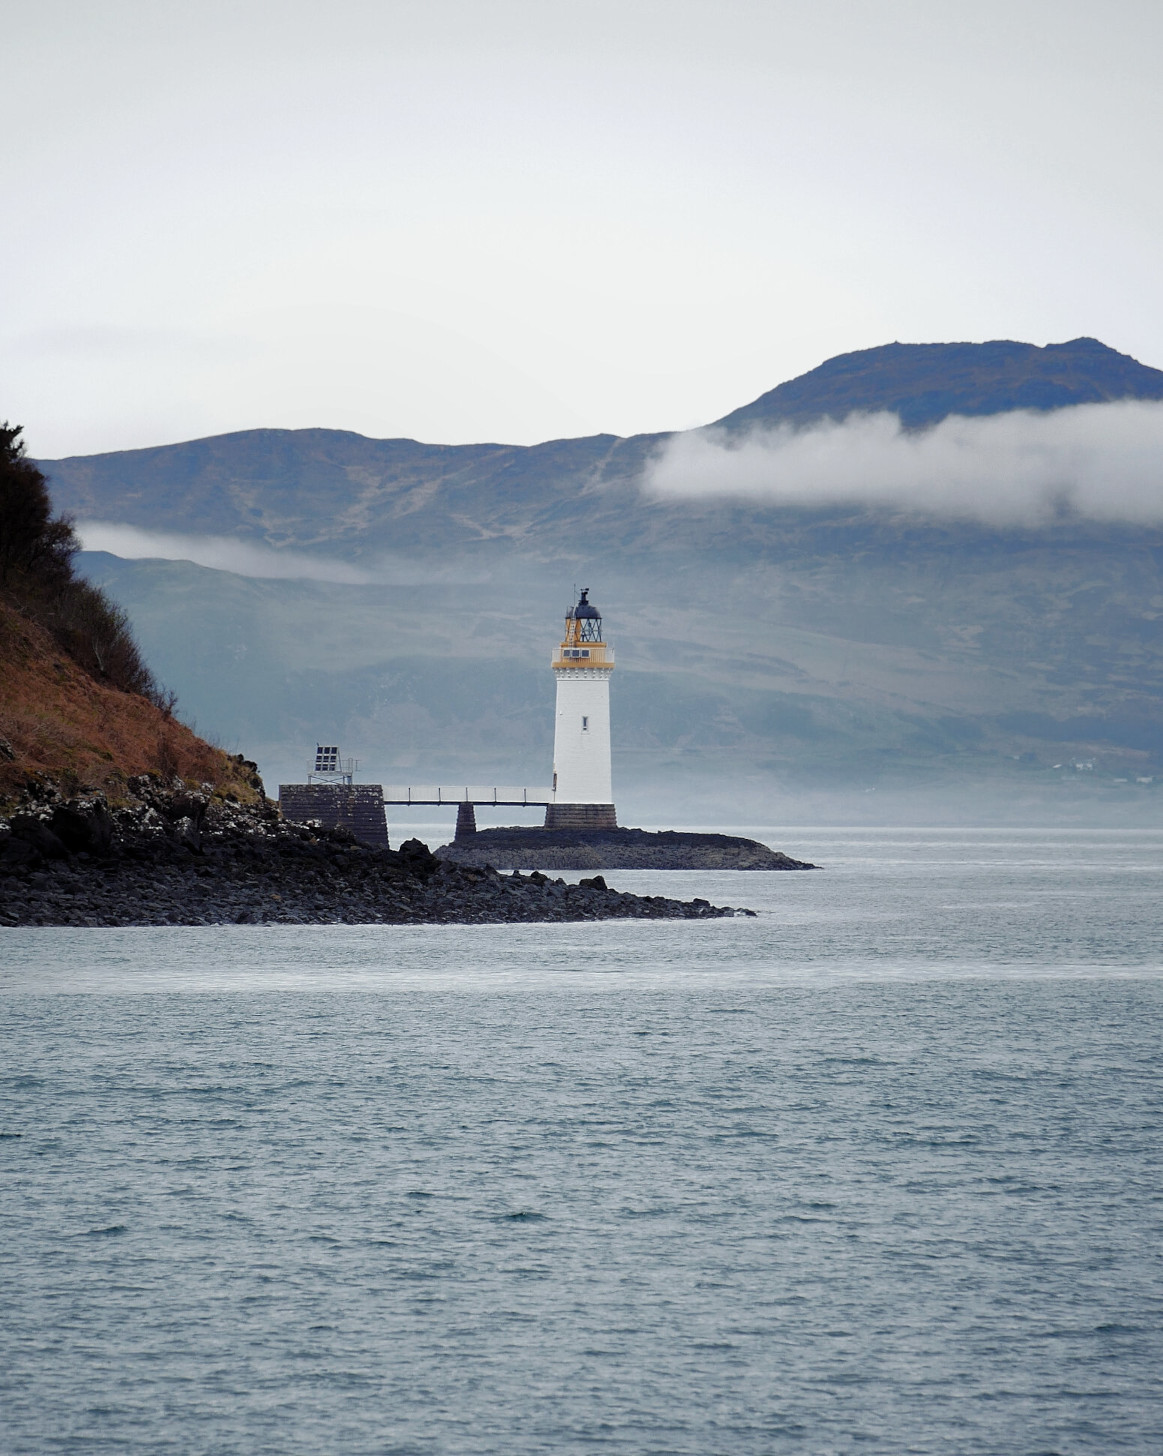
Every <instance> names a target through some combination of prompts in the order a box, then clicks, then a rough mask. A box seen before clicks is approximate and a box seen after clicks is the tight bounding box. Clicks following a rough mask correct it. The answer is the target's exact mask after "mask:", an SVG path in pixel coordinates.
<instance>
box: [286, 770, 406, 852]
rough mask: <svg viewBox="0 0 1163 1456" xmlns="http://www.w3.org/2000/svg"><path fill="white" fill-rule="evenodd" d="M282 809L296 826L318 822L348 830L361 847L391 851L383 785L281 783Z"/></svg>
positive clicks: (333, 827) (328, 827) (327, 827)
mask: <svg viewBox="0 0 1163 1456" xmlns="http://www.w3.org/2000/svg"><path fill="white" fill-rule="evenodd" d="M279 808H280V809H281V810H282V811H283V818H284V819H289V820H290V821H291V823H292V824H306V823H307V821H308V820H309V819H314V820H315V821H316V822H317V823H319V824H322V825H323V827H324V829H347V830H349V831H350V832H351V833H352V834H353V835H354V836H355V838H356V839H358V840H359V842H360V843H361V844H368V845H371V846H372V847H373V848H375V849H387V848H388V847H389V846H388V821H387V818H386V816H385V814H384V790H383V785H382V784H280V785H279Z"/></svg>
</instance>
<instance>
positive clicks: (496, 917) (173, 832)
mask: <svg viewBox="0 0 1163 1456" xmlns="http://www.w3.org/2000/svg"><path fill="white" fill-rule="evenodd" d="M209 790H210V785H208V784H207V785H206V786H205V787H204V788H203V789H191V788H189V787H188V786H186V785H183V784H181V783H180V782H179V783H178V784H175V785H173V786H172V787H166V786H165V785H164V784H163V783H162V782H161V780H160V779H159V778H158V777H157V776H156V775H152V774H151V775H142V776H140V777H138V778H135V779H132V780H131V781H130V782H129V783H128V785H127V786H126V792H125V794H124V795H123V797H122V798H121V800H120V802H118V803H116V804H112V805H111V804H110V802H109V801H108V800H107V799H106V798H105V796H104V795H103V794H100V793H96V794H89V795H86V796H84V797H76V798H72V799H65V798H64V797H63V796H61V795H60V794H59V793H56V792H54V791H53V790H52V789H51V788H49V787H47V786H45V785H43V784H42V785H41V787H40V791H39V796H38V797H37V798H36V799H35V800H31V801H28V800H26V802H25V803H24V804H23V805H22V806H21V807H20V808H19V809H18V810H17V812H14V813H12V814H11V815H10V816H9V817H7V818H4V819H0V926H10V927H11V926H26V925H76V926H115V925H230V924H244V925H259V924H264V925H265V924H275V925H333V924H346V925H367V924H384V925H392V924H405V925H408V924H430V925H448V924H456V925H473V924H490V923H494V924H495V923H520V922H527V921H576V920H609V919H644V920H705V919H714V918H719V917H723V916H731V915H750V914H752V913H753V912H751V911H747V910H732V909H728V908H726V907H722V906H715V905H711V904H709V903H708V902H707V901H706V900H701V899H696V900H690V901H680V900H672V899H667V898H665V897H663V896H660V895H631V894H624V893H622V892H620V891H617V890H613V889H609V888H607V886H606V884H605V882H604V881H603V880H602V878H601V876H594V877H593V878H592V879H590V880H582V881H581V882H580V883H579V884H576V885H567V884H565V883H563V882H562V881H561V880H553V879H550V878H549V877H548V876H547V875H544V874H541V873H533V874H530V875H523V874H521V873H519V872H517V873H513V874H508V875H502V874H499V873H498V872H497V871H496V870H495V869H493V868H491V867H487V866H476V865H468V864H457V863H454V862H452V861H450V860H448V859H439V858H437V857H436V856H435V855H433V854H431V853H430V852H429V850H428V847H427V846H426V845H424V844H421V843H420V842H419V841H418V840H415V839H411V840H407V841H405V843H404V844H403V845H402V846H401V847H400V849H399V850H386V849H377V848H374V847H370V846H367V845H363V844H360V843H358V842H357V841H356V840H355V839H354V837H353V836H352V835H351V833H350V832H349V831H346V830H326V829H321V828H319V827H318V826H311V825H298V824H290V823H288V822H287V821H286V820H285V819H283V818H282V816H281V815H280V814H279V811H278V809H277V807H276V806H275V805H274V804H272V803H270V802H269V801H268V800H266V799H265V798H258V799H257V801H255V802H252V803H249V804H244V803H241V802H239V801H238V800H237V799H236V798H234V797H233V796H231V797H224V796H221V795H216V794H213V793H211V792H210V791H209Z"/></svg>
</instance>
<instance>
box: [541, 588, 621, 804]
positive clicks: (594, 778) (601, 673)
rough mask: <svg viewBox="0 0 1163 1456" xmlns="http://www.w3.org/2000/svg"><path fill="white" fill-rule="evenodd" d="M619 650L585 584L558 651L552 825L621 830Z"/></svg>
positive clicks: (555, 655)
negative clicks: (616, 702) (616, 770)
mask: <svg viewBox="0 0 1163 1456" xmlns="http://www.w3.org/2000/svg"><path fill="white" fill-rule="evenodd" d="M613 671H614V650H613V648H612V647H608V646H607V645H606V643H605V642H603V641H602V617H601V613H600V612H599V611H598V609H597V608H596V607H595V606H594V605H593V604H592V603H591V602H590V599H589V588H588V587H584V588H583V589H582V593H581V598H580V600H579V601H578V604H577V606H576V607H571V608H570V610H569V611H568V612H567V613H566V616H565V637H564V639H563V640H562V642H561V643H560V644H559V646H558V648H557V651H556V652H555V653H554V656H553V675H554V677H555V678H556V679H557V721H556V724H555V727H554V733H553V802H552V803H551V804H550V805H549V807H548V808H547V809H546V811H545V827H546V829H580V830H586V829H616V828H617V826H618V819H617V815H616V814H615V812H614V788H613V777H612V774H611V770H610V674H611V673H612V672H613Z"/></svg>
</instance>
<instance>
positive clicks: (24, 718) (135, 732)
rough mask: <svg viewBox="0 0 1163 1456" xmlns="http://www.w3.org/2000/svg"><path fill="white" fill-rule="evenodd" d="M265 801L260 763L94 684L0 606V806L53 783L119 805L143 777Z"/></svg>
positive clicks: (42, 635) (148, 705)
mask: <svg viewBox="0 0 1163 1456" xmlns="http://www.w3.org/2000/svg"><path fill="white" fill-rule="evenodd" d="M145 773H156V774H159V775H160V776H161V777H162V778H163V779H164V780H166V782H167V783H169V782H170V781H171V780H172V779H174V778H175V777H180V778H181V779H183V780H185V781H187V783H189V784H191V785H193V784H203V783H209V784H211V785H213V787H214V789H215V791H216V792H219V793H223V794H225V793H233V794H234V795H235V796H236V797H237V798H238V799H239V800H241V801H242V802H244V803H246V802H250V801H252V800H254V799H257V798H258V797H259V791H258V788H257V785H258V782H259V781H258V779H257V775H256V774H255V772H254V767H253V765H249V764H247V763H245V761H243V760H242V759H241V758H232V757H231V756H230V755H229V754H227V753H224V752H223V751H222V750H221V749H220V748H215V747H213V745H212V744H209V743H207V742H205V740H204V739H201V738H199V737H198V736H197V735H196V734H195V733H193V732H191V730H190V729H189V728H187V727H186V726H185V725H184V724H183V723H179V722H178V721H177V720H176V719H175V718H173V717H170V716H169V715H167V714H166V713H165V712H163V711H162V709H161V708H159V707H157V706H156V705H155V704H154V703H152V702H150V701H149V699H148V698H145V697H142V696H140V695H139V694H137V693H127V692H121V691H119V690H118V689H117V688H112V687H107V686H105V685H104V684H102V683H99V682H97V681H96V680H95V679H94V678H92V677H90V676H89V674H88V673H87V672H85V671H84V669H83V668H81V667H79V666H78V665H77V664H76V663H75V662H74V661H73V660H72V658H70V657H69V656H68V655H67V654H66V653H65V652H63V651H62V649H61V648H60V646H58V644H57V643H56V642H55V641H54V640H53V638H52V637H51V636H50V635H49V634H48V633H47V632H46V631H45V630H44V629H43V628H42V627H40V626H38V625H37V624H36V623H35V622H33V621H30V620H29V619H28V618H27V617H26V616H24V615H23V614H22V613H21V612H19V611H18V610H16V609H15V608H14V607H13V606H11V605H9V604H7V603H5V602H3V601H0V807H2V806H3V805H4V803H5V802H6V801H7V802H11V801H12V800H14V799H15V798H16V797H17V796H18V795H19V794H20V792H21V791H22V790H23V789H24V788H26V787H29V786H31V785H32V784H34V783H36V782H37V781H38V780H39V781H41V782H43V781H44V780H45V779H51V780H53V782H55V783H56V784H57V785H58V786H59V787H60V789H61V790H62V791H63V792H65V793H67V794H76V793H81V792H83V791H85V790H86V789H101V790H103V791H104V792H105V793H106V794H107V795H108V796H109V797H110V799H112V800H117V799H118V798H120V797H121V795H122V794H123V792H124V788H125V783H126V780H127V779H129V778H131V777H133V776H134V775H136V774H145Z"/></svg>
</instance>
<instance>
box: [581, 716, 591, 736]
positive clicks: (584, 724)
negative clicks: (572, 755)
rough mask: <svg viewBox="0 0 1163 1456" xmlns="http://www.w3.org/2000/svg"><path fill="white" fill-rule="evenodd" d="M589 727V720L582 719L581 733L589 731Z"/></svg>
mask: <svg viewBox="0 0 1163 1456" xmlns="http://www.w3.org/2000/svg"><path fill="white" fill-rule="evenodd" d="M589 726H590V720H589V719H588V718H583V719H582V732H583V733H585V732H586V731H587V730H588V729H589Z"/></svg>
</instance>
